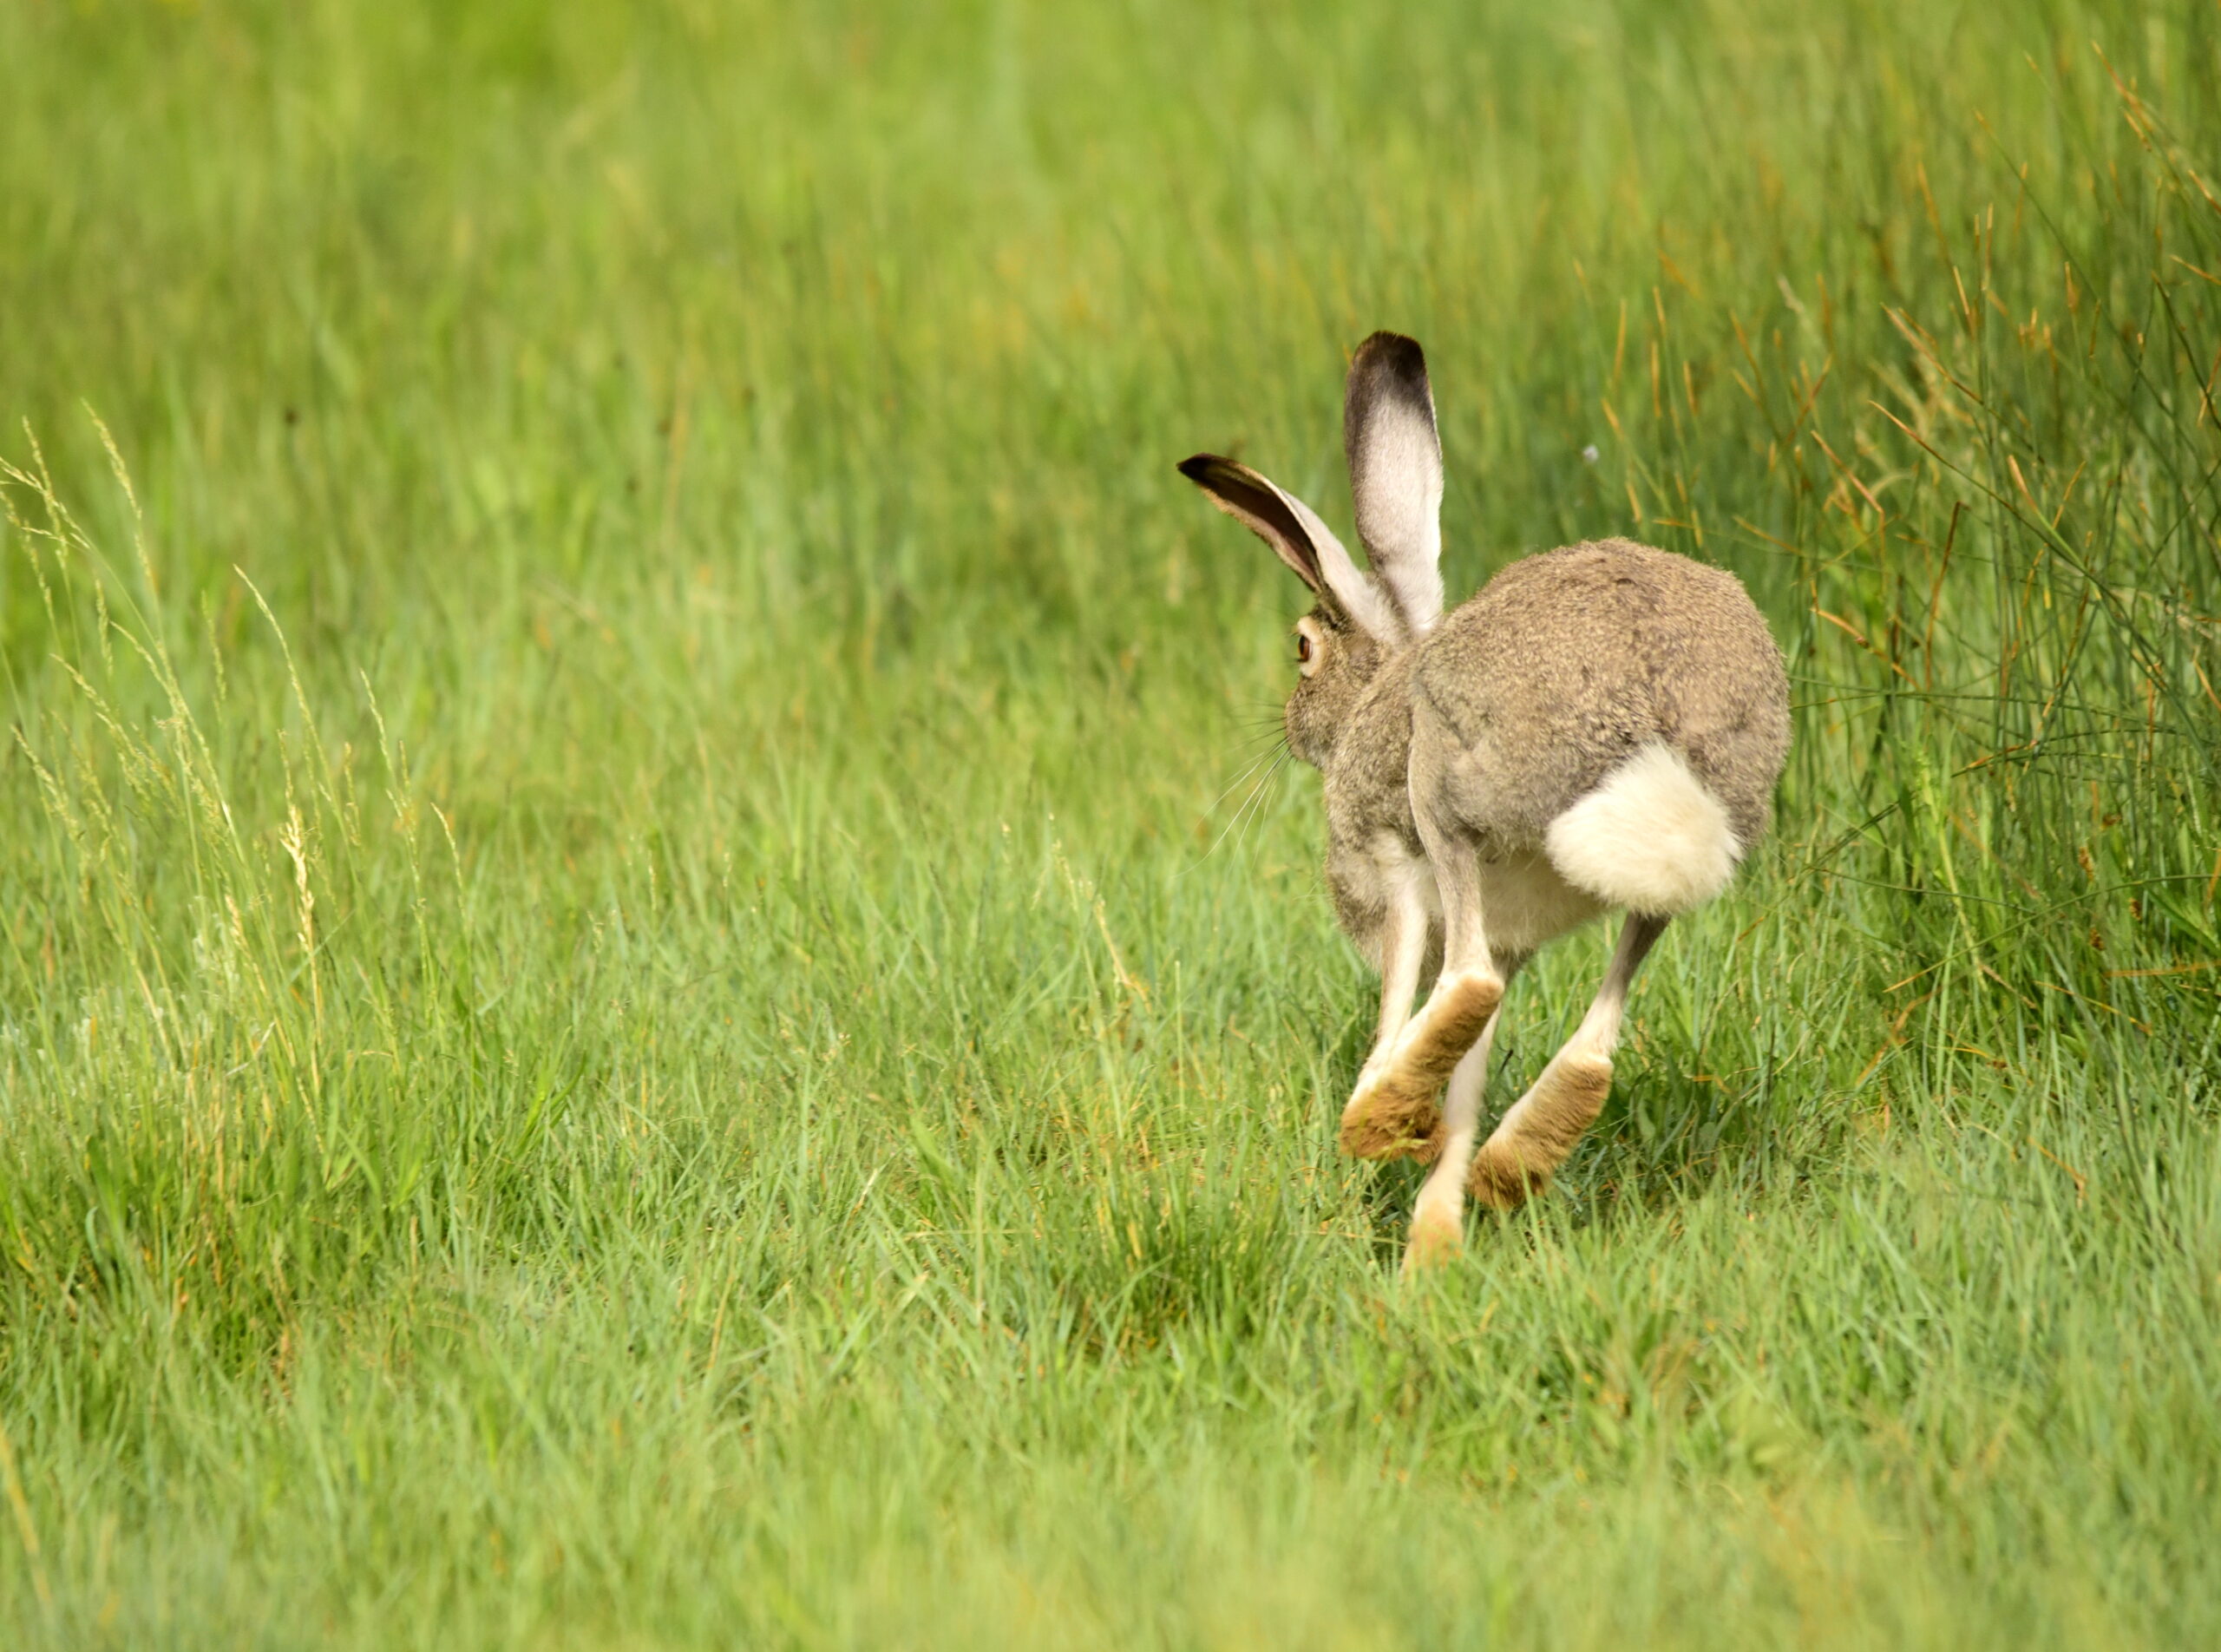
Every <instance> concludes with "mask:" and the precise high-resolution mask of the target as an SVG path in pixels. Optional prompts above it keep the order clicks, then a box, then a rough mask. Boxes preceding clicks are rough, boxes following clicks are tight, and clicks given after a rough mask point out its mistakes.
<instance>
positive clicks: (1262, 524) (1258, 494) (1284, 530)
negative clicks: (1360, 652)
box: [1180, 453, 1405, 644]
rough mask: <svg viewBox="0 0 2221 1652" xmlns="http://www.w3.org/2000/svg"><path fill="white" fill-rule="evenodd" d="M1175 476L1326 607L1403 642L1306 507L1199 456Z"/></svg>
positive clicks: (1240, 468)
mask: <svg viewBox="0 0 2221 1652" xmlns="http://www.w3.org/2000/svg"><path fill="white" fill-rule="evenodd" d="M1180 474H1181V475H1183V476H1185V477H1187V478H1188V480H1189V481H1190V482H1194V483H1195V484H1196V486H1197V487H1198V488H1202V490H1203V491H1204V492H1205V493H1207V494H1209V495H1210V499H1211V503H1213V504H1214V505H1216V506H1217V507H1218V508H1220V509H1221V510H1222V511H1224V512H1225V513H1226V514H1227V515H1229V516H1231V517H1233V518H1234V520H1235V521H1237V522H1240V523H1241V524H1242V526H1243V527H1244V528H1248V530H1249V531H1250V532H1251V533H1253V534H1256V536H1257V537H1258V538H1259V539H1261V540H1263V541H1265V543H1266V544H1268V545H1269V546H1271V547H1273V549H1274V551H1275V552H1277V553H1278V554H1279V555H1280V559H1281V561H1283V562H1285V563H1287V565H1288V566H1289V567H1292V568H1294V570H1295V573H1296V577H1297V578H1299V579H1300V580H1302V581H1303V582H1304V584H1306V585H1307V586H1309V587H1311V589H1312V591H1313V593H1314V594H1315V595H1316V596H1317V597H1318V598H1319V600H1320V601H1321V602H1323V603H1325V604H1326V605H1327V606H1328V607H1330V608H1332V609H1333V610H1334V611H1335V612H1336V613H1340V614H1341V615H1342V616H1343V617H1344V618H1345V619H1347V620H1352V621H1353V622H1354V623H1355V624H1356V625H1357V626H1358V627H1359V629H1360V630H1362V631H1364V632H1365V633H1366V634H1367V635H1368V636H1371V637H1372V638H1373V639H1374V640H1376V641H1379V642H1383V643H1388V644H1396V643H1400V642H1401V641H1403V640H1404V638H1405V626H1404V625H1403V622H1402V621H1401V620H1399V619H1398V617H1397V614H1396V610H1395V608H1394V606H1392V604H1391V603H1390V602H1389V601H1388V600H1387V599H1386V597H1385V596H1383V595H1382V594H1381V592H1380V590H1379V587H1377V586H1375V585H1374V584H1373V581H1372V580H1369V579H1367V578H1366V576H1365V572H1364V570H1363V569H1361V568H1359V567H1358V565H1357V563H1356V562H1355V561H1353V560H1352V559H1351V556H1350V554H1349V553H1348V552H1347V551H1346V550H1344V549H1343V548H1342V542H1341V541H1340V540H1338V539H1336V538H1335V537H1334V535H1333V533H1332V532H1331V531H1329V530H1328V528H1327V524H1326V523H1324V522H1322V521H1320V520H1319V518H1318V516H1317V515H1315V514H1314V512H1313V510H1312V508H1311V507H1310V506H1308V505H1307V504H1305V503H1304V502H1302V501H1301V500H1300V499H1298V498H1297V497H1296V496H1295V495H1294V494H1291V493H1284V492H1282V491H1281V489H1280V488H1277V487H1275V486H1274V484H1273V483H1271V482H1268V481H1267V480H1266V479H1265V478H1264V477H1262V476H1261V475H1258V474H1257V473H1256V472H1255V471H1254V470H1252V469H1250V468H1249V467H1248V465H1245V464H1238V463H1236V462H1235V461H1234V460H1232V459H1222V458H1220V457H1219V456H1217V455H1216V454H1215V453H1199V454H1197V455H1196V456H1195V457H1194V458H1192V459H1183V460H1182V461H1181V462H1180Z"/></svg>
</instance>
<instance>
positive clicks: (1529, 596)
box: [1412, 539, 1789, 851]
mask: <svg viewBox="0 0 2221 1652" xmlns="http://www.w3.org/2000/svg"><path fill="white" fill-rule="evenodd" d="M1412 697H1413V698H1412V703H1413V710H1414V712H1415V713H1416V716H1415V720H1414V728H1413V737H1414V738H1415V739H1418V740H1423V741H1431V742H1440V743H1443V744H1445V746H1446V747H1447V748H1448V749H1445V750H1442V751H1436V752H1432V753H1430V754H1428V756H1429V757H1431V758H1432V761H1427V762H1425V763H1423V764H1420V765H1419V767H1422V768H1424V769H1425V770H1427V771H1429V772H1431V773H1432V774H1433V775H1435V776H1438V785H1439V786H1440V787H1441V788H1442V790H1443V792H1444V794H1445V795H1444V796H1443V797H1442V799H1441V802H1442V803H1444V804H1445V805H1446V806H1447V807H1448V808H1449V809H1450V810H1451V811H1452V812H1453V813H1454V814H1455V815H1456V816H1458V817H1459V818H1460V819H1462V820H1463V821H1464V822H1465V823H1466V824H1467V825H1468V826H1469V827H1470V828H1471V829H1472V830H1474V831H1475V832H1476V833H1477V835H1479V836H1481V837H1482V838H1483V839H1484V841H1487V842H1490V843H1491V844H1493V845H1494V846H1496V847H1497V849H1500V850H1506V851H1516V850H1518V849H1526V848H1531V847H1533V846H1536V845H1538V844H1540V843H1541V842H1543V836H1544V833H1545V830H1546V829H1547V828H1548V827H1549V823H1550V822H1551V821H1552V820H1554V819H1556V818H1557V816H1560V815H1562V814H1563V813H1564V812H1565V811H1566V810H1568V809H1569V808H1571V807H1572V806H1573V805H1574V804H1575V803H1577V802H1579V801H1580V800H1581V799H1582V797H1584V796H1588V795H1589V793H1591V792H1593V791H1594V790H1596V788H1597V787H1598V786H1600V785H1601V784H1602V783H1603V782H1604V780H1605V778H1606V777H1607V776H1608V775H1610V774H1611V773H1612V771H1613V770H1615V769H1617V768H1618V767H1619V766H1620V765H1621V764H1624V763H1626V762H1627V761H1628V758H1630V757H1633V756H1635V754H1636V753H1637V752H1638V751H1641V750H1642V749H1643V748H1645V747H1646V746H1653V745H1661V744H1662V745H1664V746H1666V747H1667V749H1669V750H1670V751H1673V752H1674V753H1675V754H1677V755H1678V756H1679V757H1680V758H1681V759H1682V760H1683V761H1684V762H1685V763H1686V764H1687V765H1688V768H1689V770H1691V771H1692V772H1693V773H1694V775H1695V777H1696V778H1697V779H1698V780H1699V781H1700V782H1701V783H1703V785H1704V787H1705V788H1706V789H1707V790H1709V791H1710V792H1712V793H1713V796H1716V797H1717V798H1718V799H1719V801H1720V804H1721V806H1722V807H1724V808H1725V810H1726V813H1727V816H1728V819H1729V821H1730V823H1732V825H1733V829H1734V833H1735V836H1736V838H1737V839H1738V840H1739V843H1740V845H1741V847H1742V849H1744V850H1746V851H1747V850H1748V849H1750V848H1751V847H1752V845H1753V844H1754V843H1756V842H1758V840H1759V837H1760V836H1762V835H1763V834H1764V833H1765V831H1766V823H1767V818H1768V814H1769V808H1770V802H1771V799H1772V792H1773V787H1774V783H1775V781H1776V780H1777V779H1778V778H1779V777H1780V773H1781V767H1782V763H1783V760H1784V758H1785V757H1786V755H1787V752H1788V749H1789V685H1788V678H1787V676H1786V674H1785V672H1784V671H1783V669H1782V663H1781V652H1780V650H1779V648H1778V647H1777V646H1775V643H1774V640H1773V637H1772V633H1770V632H1769V631H1768V630H1767V629H1766V621H1765V620H1764V619H1763V618H1762V617H1760V615H1759V611H1758V609H1757V607H1756V606H1754V605H1753V603H1752V601H1751V599H1750V597H1749V595H1748V594H1747V593H1746V592H1745V591H1744V589H1743V587H1742V584H1741V582H1740V581H1739V580H1737V579H1736V578H1735V576H1734V575H1733V574H1729V573H1727V572H1726V571H1725V570H1723V569H1720V568H1715V567H1707V566H1706V565H1704V564H1703V563H1700V562H1693V561H1690V560H1688V559H1687V557H1682V556H1676V555H1674V554H1671V553H1669V552H1666V551H1661V550H1655V549H1653V548H1652V547H1648V546H1645V545H1637V544H1635V543H1634V542H1633V541H1628V540H1620V539H1610V540H1596V541H1589V542H1587V543H1583V544H1580V545H1569V546H1567V547H1564V548H1563V549H1562V550H1556V551H1549V552H1545V553H1543V554H1540V555H1537V556H1530V557H1523V558H1522V559H1521V560H1520V561H1517V562H1514V563H1512V564H1511V565H1510V567H1506V568H1505V569H1504V571H1503V572H1501V573H1499V574H1497V576H1496V577H1495V578H1494V579H1493V580H1490V581H1489V583H1488V584H1487V585H1486V586H1485V587H1483V588H1482V589H1481V591H1480V592H1479V593H1478V594H1477V595H1475V596H1474V597H1472V598H1471V600H1468V601H1467V602H1465V603H1464V604H1463V605H1462V606H1459V607H1458V609H1457V610H1456V611H1454V612H1453V613H1450V614H1448V615H1446V616H1445V618H1444V619H1443V620H1442V622H1441V624H1440V625H1439V626H1437V627H1436V629H1435V631H1434V632H1433V633H1432V635H1430V636H1429V637H1428V638H1427V639H1426V640H1425V643H1424V644H1423V645H1422V646H1421V648H1420V650H1419V657H1418V661H1417V665H1416V668H1415V670H1414V672H1413V682H1412Z"/></svg>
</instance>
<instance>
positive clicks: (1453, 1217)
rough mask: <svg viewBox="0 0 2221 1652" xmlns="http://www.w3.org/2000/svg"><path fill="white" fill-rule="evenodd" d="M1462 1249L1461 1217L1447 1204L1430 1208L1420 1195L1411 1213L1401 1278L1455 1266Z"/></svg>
mask: <svg viewBox="0 0 2221 1652" xmlns="http://www.w3.org/2000/svg"><path fill="white" fill-rule="evenodd" d="M1464 1249H1465V1222H1464V1212H1463V1211H1462V1210H1459V1209H1458V1207H1457V1206H1456V1205H1455V1204H1451V1203H1448V1202H1446V1201H1445V1202H1444V1203H1438V1204H1430V1203H1428V1202H1427V1198H1426V1196H1425V1194H1421V1195H1420V1196H1419V1203H1418V1209H1417V1210H1414V1211H1412V1234H1411V1240H1410V1242H1409V1243H1407V1244H1406V1245H1405V1247H1404V1277H1405V1278H1406V1279H1409V1278H1410V1277H1411V1276H1412V1275H1414V1274H1421V1273H1425V1271H1426V1270H1427V1269H1430V1268H1439V1267H1440V1266H1441V1265H1442V1264H1443V1263H1445V1262H1454V1261H1455V1260H1456V1259H1457V1258H1458V1255H1460V1254H1461V1253H1462V1252H1463V1251H1464Z"/></svg>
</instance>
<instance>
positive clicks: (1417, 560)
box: [1342, 332, 1442, 637]
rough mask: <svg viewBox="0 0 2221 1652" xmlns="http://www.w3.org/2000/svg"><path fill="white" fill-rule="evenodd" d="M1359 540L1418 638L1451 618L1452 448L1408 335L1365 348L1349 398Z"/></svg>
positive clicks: (1346, 424) (1346, 421) (1346, 426)
mask: <svg viewBox="0 0 2221 1652" xmlns="http://www.w3.org/2000/svg"><path fill="white" fill-rule="evenodd" d="M1342 446H1343V448H1344V449H1345V450H1346V452H1347V453H1348V455H1349V460H1350V492H1351V493H1352V494H1353V495H1354V496H1355V498H1356V501H1357V536H1358V538H1359V540H1360V541H1363V543H1364V545H1365V554H1366V556H1367V557H1368V558H1370V559H1371V561H1372V563H1373V573H1374V574H1375V575H1376V576H1378V577H1379V580H1380V582H1381V584H1383V585H1384V586H1386V587H1387V588H1388V594H1389V595H1390V596H1391V597H1392V598H1393V599H1394V600H1395V604H1396V610H1397V612H1398V613H1399V614H1400V615H1401V616H1402V618H1403V621H1404V625H1405V628H1406V629H1407V630H1408V631H1409V632H1410V633H1411V634H1412V636H1414V637H1419V636H1424V635H1425V634H1426V633H1427V632H1428V631H1429V630H1431V629H1432V627H1433V625H1434V622H1435V621H1436V620H1439V619H1440V618H1441V617H1442V566H1441V564H1442V443H1441V440H1440V438H1439V437H1438V436H1436V434H1435V429H1434V391H1433V390H1432V388H1431V387H1430V386H1429V385H1428V384H1427V382H1426V355H1425V352H1424V351H1421V350H1420V349H1419V347H1418V342H1417V341H1416V340H1414V339H1410V338H1405V337H1404V336H1403V335H1402V334H1401V333H1393V332H1377V333H1375V334H1373V337H1372V338H1368V339H1366V341H1365V342H1364V343H1363V344H1359V346H1358V347H1357V357H1356V358H1355V359H1354V360H1353V361H1352V362H1351V363H1350V382H1349V389H1348V391H1347V393H1346V396H1345V397H1344V398H1343V402H1342Z"/></svg>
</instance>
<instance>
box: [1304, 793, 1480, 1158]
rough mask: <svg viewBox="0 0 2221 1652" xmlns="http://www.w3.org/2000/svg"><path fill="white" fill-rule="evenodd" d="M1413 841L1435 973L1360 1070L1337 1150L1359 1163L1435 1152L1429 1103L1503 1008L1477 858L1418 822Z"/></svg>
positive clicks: (1452, 835)
mask: <svg viewBox="0 0 2221 1652" xmlns="http://www.w3.org/2000/svg"><path fill="white" fill-rule="evenodd" d="M1414 790H1416V788H1415V789H1414ZM1419 836H1420V838H1421V840H1422V841H1423V842H1425V845H1426V849H1427V859H1428V861H1429V862H1430V864H1432V867H1433V869H1434V877H1435V887H1436V890H1437V892H1438V895H1440V897H1441V901H1442V921H1443V963H1442V974H1441V975H1440V977H1439V978H1438V980H1436V982H1435V984H1434V991H1433V992H1432V993H1431V994H1429V996H1428V998H1427V1001H1426V1004H1425V1007H1423V1008H1422V1009H1421V1010H1420V1011H1419V1013H1418V1014H1417V1015H1415V1016H1413V1017H1412V1019H1411V1021H1410V1023H1409V1024H1408V1025H1407V1026H1405V1028H1404V1030H1403V1032H1402V1033H1401V1034H1400V1035H1399V1037H1398V1038H1397V1039H1396V1042H1395V1044H1394V1046H1392V1048H1391V1049H1390V1050H1389V1052H1388V1055H1387V1059H1386V1060H1384V1061H1379V1062H1378V1063H1377V1064H1376V1063H1368V1064H1367V1076H1366V1079H1365V1080H1364V1081H1362V1082H1360V1084H1359V1089H1358V1092H1357V1094H1356V1095H1354V1096H1353V1097H1351V1098H1350V1105H1349V1106H1348V1108H1347V1109H1346V1111H1344V1112H1343V1114H1342V1148H1343V1151H1345V1152H1348V1153H1352V1154H1354V1155H1355V1156H1357V1157H1360V1158H1386V1157H1394V1156H1395V1155H1396V1154H1397V1153H1398V1152H1409V1153H1411V1154H1412V1157H1417V1158H1421V1159H1432V1158H1433V1157H1435V1155H1436V1154H1437V1153H1438V1152H1439V1151H1441V1144H1440V1141H1439V1140H1438V1139H1437V1135H1438V1132H1437V1131H1436V1129H1435V1125H1436V1123H1437V1120H1436V1115H1435V1098H1436V1097H1438V1096H1439V1095H1440V1094H1441V1093H1442V1087H1443V1085H1445V1084H1446V1083H1448V1082H1449V1079H1450V1075H1451V1073H1452V1072H1455V1071H1456V1070H1457V1066H1458V1063H1459V1062H1460V1061H1462V1060H1464V1058H1465V1052H1467V1051H1469V1050H1471V1048H1472V1047H1473V1045H1474V1043H1475V1042H1476V1040H1477V1039H1479V1038H1480V1036H1481V1030H1482V1029H1483V1028H1484V1027H1485V1026H1488V1024H1489V1019H1490V1017H1491V1016H1493V1015H1494V1014H1495V1013H1496V1011H1497V1005H1499V1004H1500V1003H1502V1002H1503V1001H1504V977H1503V975H1502V974H1500V973H1499V972H1498V971H1497V967H1496V964H1495V962H1494V960H1491V958H1490V955H1489V946H1488V934H1487V931H1486V930H1485V929H1484V928H1483V927H1482V922H1481V873H1480V856H1479V855H1478V853H1477V850H1476V849H1474V847H1473V844H1472V842H1471V839H1470V838H1469V837H1468V836H1465V835H1464V833H1463V832H1460V831H1456V830H1451V831H1448V832H1440V831H1437V830H1436V829H1433V827H1432V825H1431V823H1429V822H1428V821H1427V820H1426V819H1425V816H1420V818H1419ZM1421 1124H1424V1125H1425V1130H1424V1131H1422V1130H1421V1129H1420V1128H1419V1126H1420V1125H1421Z"/></svg>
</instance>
